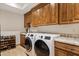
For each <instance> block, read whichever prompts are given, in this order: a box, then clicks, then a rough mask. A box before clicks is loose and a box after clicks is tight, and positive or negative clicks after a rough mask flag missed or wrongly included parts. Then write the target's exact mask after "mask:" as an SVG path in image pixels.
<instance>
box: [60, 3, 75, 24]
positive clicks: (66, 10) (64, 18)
mask: <svg viewBox="0 0 79 59" xmlns="http://www.w3.org/2000/svg"><path fill="white" fill-rule="evenodd" d="M73 19H74V4H73V3H60V4H59V23H60V24H68V23H72V22H73Z"/></svg>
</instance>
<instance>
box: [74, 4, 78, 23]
mask: <svg viewBox="0 0 79 59" xmlns="http://www.w3.org/2000/svg"><path fill="white" fill-rule="evenodd" d="M73 22H79V3H74V20H73Z"/></svg>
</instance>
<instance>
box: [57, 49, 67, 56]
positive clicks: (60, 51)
mask: <svg viewBox="0 0 79 59" xmlns="http://www.w3.org/2000/svg"><path fill="white" fill-rule="evenodd" d="M55 56H67V52H66V51H64V50H61V49H58V48H55Z"/></svg>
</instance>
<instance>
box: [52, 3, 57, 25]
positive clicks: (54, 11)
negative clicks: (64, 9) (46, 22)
mask: <svg viewBox="0 0 79 59" xmlns="http://www.w3.org/2000/svg"><path fill="white" fill-rule="evenodd" d="M50 14H51V17H50V18H51V20H50V24H58V4H57V3H51V4H50Z"/></svg>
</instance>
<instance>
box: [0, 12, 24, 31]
mask: <svg viewBox="0 0 79 59" xmlns="http://www.w3.org/2000/svg"><path fill="white" fill-rule="evenodd" d="M0 24H1V29H2V31H24V27H23V26H24V17H23V15H19V14H15V13H12V12H8V11H4V10H0Z"/></svg>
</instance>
